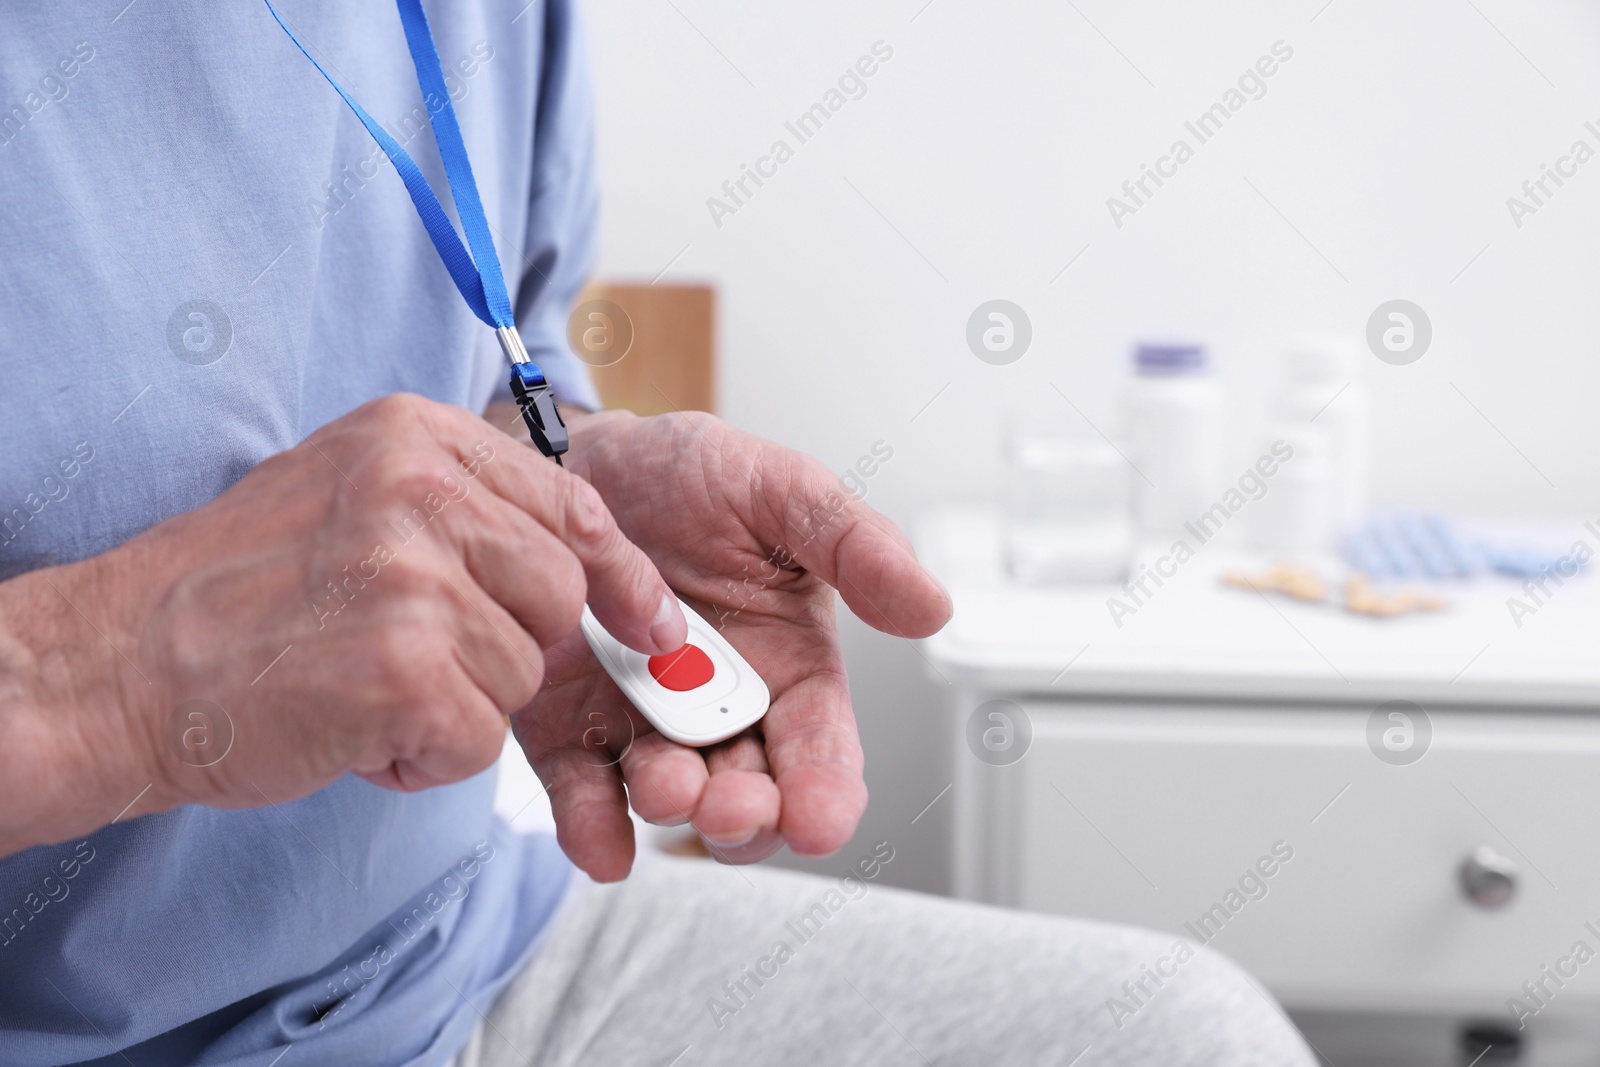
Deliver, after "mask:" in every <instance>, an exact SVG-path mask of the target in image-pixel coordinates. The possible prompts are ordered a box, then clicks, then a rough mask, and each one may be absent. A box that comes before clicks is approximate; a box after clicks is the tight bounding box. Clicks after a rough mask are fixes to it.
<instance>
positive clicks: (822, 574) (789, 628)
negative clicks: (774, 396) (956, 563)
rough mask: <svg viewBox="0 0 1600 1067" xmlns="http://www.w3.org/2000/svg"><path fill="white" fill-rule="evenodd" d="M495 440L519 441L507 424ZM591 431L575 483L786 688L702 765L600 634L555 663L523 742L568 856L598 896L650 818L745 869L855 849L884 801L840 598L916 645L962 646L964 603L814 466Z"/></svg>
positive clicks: (715, 437) (733, 438)
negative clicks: (860, 825)
mask: <svg viewBox="0 0 1600 1067" xmlns="http://www.w3.org/2000/svg"><path fill="white" fill-rule="evenodd" d="M491 421H493V422H495V423H496V424H497V425H502V426H504V425H506V422H507V420H506V419H505V417H504V412H503V411H502V412H501V413H500V415H499V416H497V417H493V418H492V419H491ZM571 423H572V439H573V447H572V451H571V453H570V454H569V457H568V459H569V463H570V466H571V469H572V470H573V471H574V472H575V473H577V474H579V475H580V476H582V477H584V478H586V479H587V480H588V481H589V482H590V483H591V484H592V485H593V486H594V487H595V488H596V489H598V490H599V491H600V496H601V498H602V499H603V500H604V501H605V502H606V504H607V506H608V507H609V508H610V510H611V513H612V515H613V516H615V518H616V521H617V525H618V526H619V527H620V528H621V530H622V532H623V533H624V534H625V535H626V536H627V537H628V539H629V540H630V541H632V542H633V543H634V544H637V545H638V546H639V547H640V548H642V549H644V550H645V552H646V553H647V554H648V555H649V556H650V557H651V559H652V561H653V562H654V563H655V564H656V566H657V568H658V569H659V570H660V572H661V575H662V577H664V578H665V579H666V580H667V582H668V584H670V585H671V586H672V587H673V588H674V589H676V590H677V591H678V593H679V594H680V595H682V597H683V598H684V599H685V600H687V601H688V602H689V603H690V604H692V605H694V606H695V607H696V608H698V609H699V610H700V611H701V613H702V614H703V615H704V616H705V617H706V618H707V619H709V620H710V621H711V622H712V623H713V624H714V625H717V626H719V628H720V629H721V632H722V634H723V635H724V636H725V637H726V638H727V639H728V640H729V642H731V643H732V644H733V646H734V647H735V648H737V649H738V650H739V652H740V653H741V654H742V655H743V656H744V657H745V659H746V660H748V661H749V663H750V664H751V666H753V667H754V668H755V669H756V671H757V672H758V673H759V674H760V675H761V676H762V677H763V678H764V679H765V680H766V682H767V685H768V686H769V688H770V689H771V691H772V707H771V710H770V711H768V713H767V715H766V718H765V719H763V720H762V721H761V722H760V723H759V724H757V725H756V726H755V727H752V728H751V729H750V730H748V731H746V732H745V733H743V734H740V735H739V736H737V737H735V738H732V739H730V740H728V741H724V742H722V743H721V744H718V745H715V746H713V747H711V748H707V749H701V750H696V749H693V748H687V747H685V746H683V745H679V744H677V743H675V742H673V741H669V740H667V739H666V738H665V737H662V736H661V735H660V734H659V733H657V732H655V730H654V729H653V727H651V726H650V724H649V723H648V722H647V721H646V720H645V719H644V718H643V717H641V716H639V715H638V713H637V712H635V711H634V710H633V709H632V707H631V706H630V705H629V703H628V701H627V699H626V698H625V697H624V696H623V695H622V692H621V691H620V690H619V689H618V688H617V687H616V685H615V683H613V682H612V681H611V679H610V678H609V677H608V676H607V675H606V674H605V672H604V670H603V669H602V668H601V667H600V665H599V663H598V662H597V661H596V660H595V658H594V655H593V654H592V653H591V652H590V650H589V648H588V646H587V645H586V644H585V642H584V640H583V638H582V636H581V635H573V636H572V637H571V638H569V639H567V640H566V641H563V642H562V643H561V644H559V645H557V646H556V647H554V648H552V649H550V650H549V651H548V653H547V659H546V666H547V673H546V680H545V685H544V687H543V688H542V689H541V690H540V691H539V693H538V695H537V697H536V698H535V699H534V701H533V702H532V703H531V704H530V705H529V706H528V707H526V708H524V709H522V710H521V711H520V712H518V713H517V714H516V715H514V716H513V719H512V723H513V728H514V730H515V732H516V735H517V739H518V741H519V742H520V744H521V745H522V748H523V751H524V752H525V753H526V754H527V757H528V760H529V762H530V763H531V764H532V765H533V768H534V770H535V771H536V772H537V773H538V774H539V777H540V778H541V779H542V780H543V782H544V783H545V785H546V787H547V788H548V790H549V793H550V799H551V804H552V807H553V809H554V814H555V819H556V826H557V832H558V836H559V839H560V842H561V845H562V848H563V849H564V850H565V851H566V853H567V855H568V856H570V857H571V858H572V860H573V862H575V863H576V864H577V865H578V866H579V867H581V868H582V869H583V870H584V871H586V872H587V873H588V874H589V875H591V876H592V877H594V878H596V879H599V880H613V879H618V878H621V877H623V876H625V875H626V874H627V872H628V870H629V868H630V866H631V865H632V862H633V855H634V842H633V827H632V823H631V822H630V821H629V819H628V813H627V805H628V803H629V801H630V800H631V802H632V804H633V808H634V810H635V811H637V812H638V813H639V814H640V815H641V816H643V817H644V818H645V819H647V820H649V821H650V822H654V823H660V824H667V825H671V824H676V823H682V822H685V821H688V822H691V823H692V824H693V825H694V827H695V828H696V829H697V830H699V831H700V833H701V834H702V835H703V836H704V837H705V838H706V839H707V841H708V842H709V843H710V844H711V846H712V847H713V849H714V851H715V853H716V855H717V856H718V857H719V858H721V859H723V860H725V861H728V862H735V863H748V862H753V861H755V860H758V859H761V858H763V857H765V856H768V855H771V854H772V853H773V852H775V851H776V850H777V849H778V848H779V847H780V846H781V845H782V844H784V843H785V842H787V843H788V845H789V846H790V847H791V848H792V849H794V850H795V851H796V852H799V853H804V854H810V855H816V854H825V853H828V852H832V851H833V850H835V849H837V848H839V847H840V846H842V845H843V844H844V843H845V842H846V841H847V840H848V839H849V837H850V835H851V833H852V832H854V830H855V827H856V823H857V822H858V821H859V820H860V818H861V814H862V811H863V810H864V809H865V807H866V803H867V789H866V784H865V782H864V781H863V780H862V755H861V744H860V740H859V739H858V737H857V735H856V727H855V719H854V716H853V715H852V712H851V708H850V691H849V687H848V685H847V683H846V679H845V672H844V664H843V661H842V658H841V655H840V650H839V637H838V631H837V628H836V626H835V622H834V612H833V603H834V599H833V598H834V589H837V590H838V591H839V592H840V593H841V594H842V595H843V597H844V600H845V603H846V604H847V605H849V607H850V608H851V610H852V611H854V612H855V613H856V615H857V616H859V617H860V618H861V619H863V620H864V621H866V622H867V623H869V624H870V625H872V626H874V627H876V628H878V629H880V630H883V631H885V632H888V633H892V634H898V635H900V636H903V637H925V636H927V635H928V634H931V633H934V632H935V631H937V630H938V629H939V628H940V627H942V626H943V625H944V624H945V622H947V621H948V620H949V618H950V612H951V605H950V598H949V595H948V594H947V593H946V592H945V591H944V589H943V588H942V587H941V586H940V585H939V583H938V582H937V581H935V580H934V578H933V577H932V575H930V574H929V573H928V572H927V571H926V570H924V569H923V568H922V567H921V566H920V565H919V564H918V563H917V560H916V557H915V556H914V555H913V553H912V551H911V547H910V545H909V544H908V542H907V541H906V538H905V537H904V535H902V534H901V533H900V531H899V530H898V529H896V527H895V526H894V524H893V523H891V522H890V521H889V520H888V519H886V518H884V517H883V516H882V515H880V514H878V513H877V512H876V511H874V510H873V509H871V508H869V507H867V506H866V505H865V504H864V503H862V502H861V501H860V500H858V499H857V498H855V497H854V496H852V495H851V494H849V493H848V492H847V491H846V490H845V489H844V488H843V487H842V486H841V484H840V481H839V478H838V477H837V476H835V475H834V474H833V473H832V472H830V471H829V470H828V469H827V468H826V467H824V466H823V465H822V464H821V463H819V462H818V461H816V460H814V459H811V458H809V457H807V456H803V455H800V454H799V453H797V452H794V451H791V450H789V449H787V448H783V447H781V446H779V445H776V444H773V443H771V442H769V441H764V440H762V439H760V438H758V437H754V436H752V435H750V434H746V433H742V432H740V431H738V430H735V429H733V428H731V427H729V426H728V425H727V424H725V423H723V422H722V421H721V420H719V419H717V418H714V417H712V416H710V415H705V414H701V413H682V414H674V415H665V416H659V417H655V418H639V417H637V416H634V415H631V414H628V413H625V412H606V413H603V414H599V415H578V416H576V417H575V418H574V419H572V420H571ZM597 724H598V725H600V726H601V729H599V730H597V729H595V727H596V725H597ZM597 742H598V743H597ZM607 753H609V758H604V757H605V756H606V754H607ZM624 784H626V790H624Z"/></svg>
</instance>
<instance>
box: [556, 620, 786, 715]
mask: <svg viewBox="0 0 1600 1067" xmlns="http://www.w3.org/2000/svg"><path fill="white" fill-rule="evenodd" d="M678 603H679V605H681V606H682V608H683V617H684V618H685V619H686V620H687V621H688V623H689V640H688V642H687V643H685V644H684V646H683V647H682V648H680V649H678V650H677V651H675V652H668V653H666V654H664V655H660V656H646V655H645V654H644V653H642V652H635V651H634V650H633V649H631V648H629V647H628V646H627V645H624V644H623V643H622V642H621V641H618V640H617V639H616V638H615V637H612V636H611V635H610V634H609V633H607V632H606V630H605V627H603V626H601V625H600V620H599V619H596V618H595V617H594V613H593V612H591V611H590V610H589V608H588V606H587V605H585V606H584V609H583V621H582V629H583V636H584V639H585V640H587V641H588V642H589V647H590V648H592V649H594V654H595V658H596V659H598V660H599V661H600V666H602V667H604V668H605V670H606V673H607V674H609V675H610V676H611V679H612V680H613V681H614V682H616V683H617V687H618V688H619V689H621V690H622V692H623V695H624V696H626V697H627V698H628V700H629V701H630V702H631V703H632V704H633V706H634V707H636V708H638V709H639V714H641V715H643V716H644V717H645V718H646V719H649V720H650V723H651V725H653V726H654V727H655V728H656V729H657V730H659V731H661V734H662V736H663V737H667V738H669V739H671V740H673V741H676V742H678V743H679V744H681V745H691V746H694V747H703V746H705V745H714V744H716V743H717V742H718V741H725V740H727V739H728V738H730V737H732V736H733V735H734V734H737V733H740V732H741V731H743V730H744V729H746V728H747V727H749V726H751V725H753V724H755V723H756V722H759V721H760V719H761V717H762V716H763V715H765V714H766V713H767V707H768V705H770V704H771V702H772V695H771V693H769V692H768V690H767V683H766V682H763V681H762V680H761V676H760V675H759V674H757V673H756V672H755V669H754V668H752V667H751V666H750V664H748V663H746V662H745V659H744V657H743V656H741V655H739V653H738V652H736V651H735V650H734V647H733V646H732V645H730V644H728V642H727V640H726V639H725V638H724V637H723V636H722V635H721V634H720V633H718V632H717V631H716V628H715V627H713V626H712V625H711V624H710V623H708V622H706V621H705V620H704V619H703V618H701V617H700V613H699V612H697V611H695V610H694V609H693V608H691V607H690V606H689V605H687V604H685V603H683V601H682V600H679V601H678Z"/></svg>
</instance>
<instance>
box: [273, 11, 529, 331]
mask: <svg viewBox="0 0 1600 1067" xmlns="http://www.w3.org/2000/svg"><path fill="white" fill-rule="evenodd" d="M263 2H264V3H265V4H266V5H267V10H268V11H270V12H272V17H273V18H274V19H275V20H276V21H277V23H278V25H279V26H281V27H282V28H283V32H284V33H286V34H288V35H289V39H290V40H291V41H293V42H294V43H295V46H296V47H297V48H299V49H300V51H301V52H302V53H303V54H304V55H305V57H306V58H307V59H309V60H311V63H312V65H313V66H315V67H316V68H317V70H318V71H319V72H320V73H321V74H322V76H323V77H324V78H326V79H328V84H329V85H331V86H333V88H334V90H335V91H336V92H338V94H339V95H340V96H341V97H343V98H344V102H345V103H346V104H349V105H350V110H351V111H353V112H355V116H356V118H358V119H360V120H361V125H363V126H365V127H366V128H367V132H368V133H370V134H371V135H372V139H373V140H374V141H377V142H378V146H379V147H380V148H382V149H383V151H384V154H385V155H387V156H388V157H389V161H390V162H391V163H393V164H394V169H395V172H396V173H398V174H399V175H400V180H401V181H402V182H404V183H405V187H406V192H408V193H410V194H411V202H412V203H413V204H415V205H416V207H417V214H418V215H420V216H421V217H422V225H423V226H424V227H425V228H426V229H427V231H428V236H429V237H430V238H432V239H433V246H434V247H435V248H437V249H438V250H439V258H440V259H442V260H443V261H444V265H445V269H446V270H448V271H449V272H450V277H451V279H452V280H453V281H454V282H455V283H456V288H457V289H458V290H460V291H461V295H462V297H463V298H464V299H465V300H466V302H467V306H468V307H470V308H471V309H472V312H473V314H475V315H477V316H478V318H480V319H482V320H483V321H484V322H485V323H486V324H488V325H489V326H491V327H493V328H494V329H495V330H497V331H499V330H505V331H512V332H514V326H513V321H512V313H511V299H510V297H509V296H508V295H507V294H506V282H505V276H504V275H503V274H502V273H501V271H500V257H499V256H498V255H497V254H496V253H495V248H494V241H493V239H492V238H491V237H490V234H489V220H488V219H487V218H486V217H485V215H484V212H483V202H482V201H481V200H479V199H478V183H477V181H476V180H475V179H474V178H473V176H472V162H471V160H469V159H468V158H467V146H466V143H465V142H464V141H463V140H462V138H461V125H460V123H459V122H457V121H456V109H455V106H454V105H453V104H451V102H450V90H449V89H448V87H447V86H446V85H445V81H444V69H443V67H442V66H441V64H440V62H439V50H438V48H437V47H436V46H435V45H434V43H433V34H432V32H431V31H430V30H429V29H428V17H427V15H425V14H424V13H423V10H422V2H421V0H396V4H397V6H398V7H399V9H400V23H401V25H402V26H404V27H405V33H406V45H407V46H408V47H409V48H410V49H411V61H412V63H413V64H414V65H415V66H416V68H417V84H418V85H419V86H420V87H421V89H422V100H423V105H424V106H425V107H426V108H427V109H428V115H429V118H430V125H431V126H432V127H433V137H434V141H435V142H436V143H437V144H438V146H439V158H440V159H441V160H443V161H444V173H445V181H446V182H447V183H448V185H449V187H450V195H451V197H452V199H453V200H454V201H455V205H456V213H457V214H458V215H459V216H460V217H461V228H462V229H463V230H465V231H466V235H467V244H468V245H470V246H471V248H472V252H471V254H470V255H469V254H468V252H467V248H466V246H464V245H463V244H462V243H461V237H460V236H459V235H458V234H457V233H456V229H455V227H454V226H453V225H451V223H450V216H449V215H447V214H446V213H445V210H444V206H443V205H442V204H440V203H439V198H438V196H436V195H435V194H434V191H433V188H432V187H431V186H429V185H428V180H427V178H425V177H423V175H422V170H421V168H419V167H418V166H417V163H416V160H414V159H412V158H411V155H410V153H408V152H407V151H406V150H405V148H403V147H402V146H401V145H400V143H399V142H398V141H396V140H395V139H394V138H393V137H391V136H390V135H389V132H388V131H387V130H385V129H384V128H383V127H382V126H380V125H379V124H378V121H377V120H376V119H374V118H373V117H372V116H371V115H370V114H368V113H367V110H366V109H365V108H363V107H362V106H361V105H360V104H358V103H356V101H355V98H353V97H352V96H351V95H350V94H349V93H347V92H345V89H344V86H342V85H340V84H339V83H338V81H336V80H335V79H334V77H333V75H332V74H329V73H328V71H327V69H326V68H324V67H323V65H322V64H321V63H319V62H317V57H316V56H313V55H312V54H311V52H310V50H309V49H307V48H306V46H305V43H304V42H303V41H301V40H300V37H299V35H297V34H296V33H295V32H294V30H292V29H290V28H289V24H288V23H286V22H284V21H283V17H282V16H281V15H279V14H278V10H277V8H275V7H273V6H272V0H263ZM523 358H524V359H525V358H526V356H524V357H523Z"/></svg>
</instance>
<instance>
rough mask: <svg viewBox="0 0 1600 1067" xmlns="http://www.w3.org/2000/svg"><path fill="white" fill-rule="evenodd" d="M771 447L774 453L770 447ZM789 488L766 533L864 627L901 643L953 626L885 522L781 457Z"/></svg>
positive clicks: (824, 472) (800, 459) (942, 598)
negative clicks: (776, 524) (838, 596)
mask: <svg viewBox="0 0 1600 1067" xmlns="http://www.w3.org/2000/svg"><path fill="white" fill-rule="evenodd" d="M772 447H776V446H772ZM786 458H787V459H788V461H789V462H788V479H787V481H788V484H787V485H783V486H778V485H774V486H772V487H771V488H770V489H769V490H768V491H769V492H772V491H777V492H780V493H781V498H780V499H778V500H776V501H773V502H772V503H773V505H774V508H773V510H774V511H775V512H776V514H778V515H779V516H781V519H780V523H779V525H780V528H779V529H777V530H773V531H770V533H771V535H772V539H773V540H774V541H775V542H776V543H778V544H780V545H782V546H784V547H785V548H786V549H787V550H788V551H789V552H790V553H792V554H793V557H794V559H795V561H796V562H798V563H799V564H800V565H801V566H802V567H804V568H806V570H808V571H811V572H812V573H813V574H815V575H817V576H818V577H819V578H821V579H822V580H823V581H825V582H827V583H828V584H829V585H831V586H833V587H834V588H835V589H837V590H839V592H840V594H841V595H843V597H844V601H845V603H846V604H848V605H849V606H850V610H851V611H853V612H854V613H855V614H856V617H857V618H859V619H861V620H862V621H863V622H865V623H866V624H867V625H869V626H871V627H873V628H874V629H877V630H882V631H884V632H885V633H891V634H896V635H898V636H901V637H927V636H928V635H930V634H933V633H936V632H938V630H939V628H940V627H942V626H943V625H944V624H945V623H947V622H949V621H950V614H951V603H950V594H949V593H947V592H945V590H944V587H943V586H942V585H940V584H939V582H938V581H937V580H936V579H935V578H934V577H933V575H931V574H929V573H928V572H927V570H925V569H924V568H923V566H922V565H921V564H920V563H918V562H917V557H916V554H915V553H914V552H913V551H912V550H911V543H910V542H909V541H907V540H906V537H905V535H904V534H902V533H901V532H900V530H899V528H898V527H896V526H895V524H894V523H893V522H891V521H889V519H888V518H886V517H885V516H883V515H880V514H879V513H878V512H877V511H875V510H873V509H872V508H870V507H868V506H867V505H866V504H864V503H862V501H861V500H860V499H859V498H857V497H856V496H854V495H852V494H851V493H850V492H848V491H847V490H846V489H845V488H844V487H843V486H842V485H841V483H840V481H839V479H838V477H837V476H835V475H834V474H833V472H832V471H830V470H828V469H827V468H826V467H824V466H823V465H822V464H821V463H819V462H818V461H816V460H814V459H811V458H809V457H807V456H800V455H797V454H795V453H786Z"/></svg>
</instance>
